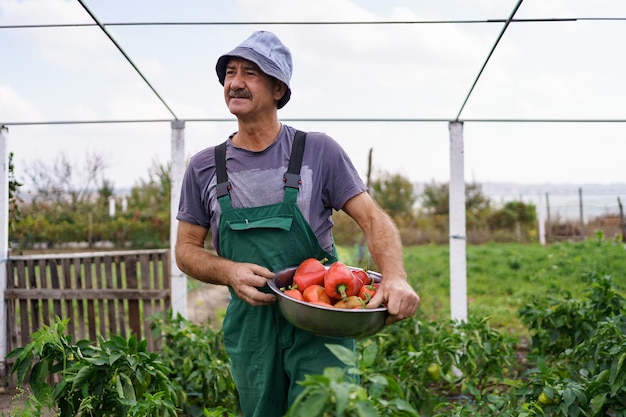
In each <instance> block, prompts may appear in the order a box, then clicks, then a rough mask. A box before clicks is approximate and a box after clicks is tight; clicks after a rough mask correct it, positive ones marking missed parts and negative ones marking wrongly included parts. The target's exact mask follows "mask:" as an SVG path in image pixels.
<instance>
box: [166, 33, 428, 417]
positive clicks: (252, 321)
mask: <svg viewBox="0 0 626 417" xmlns="http://www.w3.org/2000/svg"><path fill="white" fill-rule="evenodd" d="M216 72H217V76H218V79H219V81H220V83H221V84H222V85H223V86H224V99H225V101H226V105H227V106H228V109H229V110H230V112H231V113H232V114H234V115H235V116H236V117H237V122H238V130H237V132H236V133H234V134H233V135H232V136H230V137H229V138H228V140H227V141H226V142H225V143H224V144H222V145H220V146H216V147H209V148H207V149H205V150H203V151H200V152H199V153H198V154H196V155H194V156H193V157H192V158H191V160H190V163H189V166H188V168H187V170H186V173H185V178H184V180H183V186H182V192H181V199H180V210H179V213H178V216H177V219H178V220H179V223H178V235H177V243H176V262H177V263H178V266H179V267H180V269H181V270H182V271H184V272H185V273H187V274H188V275H190V276H192V277H194V278H196V279H199V280H201V281H204V282H209V283H213V284H219V285H227V286H228V287H229V290H230V292H231V295H232V300H231V302H230V304H229V306H228V310H227V312H226V317H225V319H224V324H223V329H224V343H225V346H226V349H227V351H228V353H229V355H230V357H231V362H232V371H233V376H234V378H235V383H236V385H237V390H238V392H239V395H240V403H241V407H242V411H243V414H244V416H246V417H272V416H277V417H278V416H282V415H284V413H285V412H286V410H287V408H288V406H289V405H290V404H291V403H292V402H293V401H294V400H295V398H296V396H297V395H298V394H299V392H300V391H301V387H300V386H299V385H298V384H297V382H298V381H300V380H303V379H304V375H306V374H318V373H321V371H322V370H323V369H324V368H325V367H327V366H341V364H340V363H339V362H338V361H337V359H336V358H335V357H334V356H333V355H332V354H331V353H330V352H329V351H328V349H327V348H326V347H325V346H324V344H325V343H335V344H337V343H341V344H343V345H344V346H346V347H348V348H351V349H354V340H350V339H341V338H325V337H319V336H316V335H313V334H311V333H309V332H307V331H304V330H301V329H298V328H295V327H293V326H292V325H291V324H289V323H288V322H287V321H286V320H285V319H284V317H282V315H281V313H280V310H279V309H278V306H277V304H275V301H276V297H275V295H273V294H272V293H271V291H270V290H269V288H268V286H267V285H266V284H267V281H268V280H270V279H271V278H272V277H273V276H274V271H277V270H279V269H281V268H284V267H286V266H293V265H297V264H299V263H300V262H302V261H303V260H304V259H307V258H310V257H315V258H317V259H322V258H328V259H329V260H330V261H331V262H333V261H336V260H337V256H336V250H335V247H334V242H333V239H332V235H331V227H332V221H331V218H330V216H331V214H332V210H333V209H335V210H340V209H341V210H344V211H345V212H346V213H348V214H349V215H350V216H351V217H352V218H354V219H355V221H356V222H357V223H358V225H359V226H360V228H361V229H362V230H363V233H364V235H365V237H366V239H367V243H368V247H369V250H370V253H371V255H372V258H373V260H374V262H375V263H376V265H377V266H378V268H379V270H380V272H381V274H382V276H383V281H382V284H381V286H380V288H379V290H378V293H377V294H376V295H375V296H374V297H373V298H372V300H371V301H370V303H369V304H368V307H370V308H373V307H377V306H380V305H381V304H385V305H386V306H387V308H388V311H389V319H388V322H389V323H392V322H394V321H397V320H401V319H404V318H406V317H409V316H411V315H412V314H414V313H415V311H416V309H417V306H418V304H419V297H418V296H417V294H416V293H415V291H414V290H413V289H412V288H411V286H410V285H409V284H408V283H407V277H406V273H405V271H404V267H403V259H402V245H401V242H400V238H399V234H398V231H397V229H396V228H395V226H394V225H393V223H392V222H391V220H390V219H389V217H388V216H387V215H385V213H384V212H383V211H382V210H381V209H380V208H379V207H378V206H377V205H376V203H375V202H374V201H373V200H372V198H371V197H370V196H369V194H368V193H367V192H366V191H367V190H366V187H365V185H364V184H363V182H362V180H361V179H360V178H359V175H358V173H357V172H356V170H355V168H354V166H353V164H352V162H351V161H350V159H349V158H348V156H347V155H346V153H345V152H344V150H343V149H342V148H341V147H340V146H339V145H338V144H337V142H335V141H334V140H333V139H331V138H330V137H328V136H327V135H325V134H323V133H318V132H308V133H307V134H306V139H305V140H304V141H301V136H302V135H301V134H302V132H300V133H298V135H296V132H297V131H296V129H294V128H292V127H290V126H285V125H282V124H281V123H280V122H279V120H278V109H280V108H282V107H283V106H284V105H285V104H286V103H287V102H288V101H289V99H290V97H291V88H290V87H289V82H290V79H291V72H292V61H291V53H290V51H289V49H288V48H287V47H285V46H284V45H283V44H282V42H281V41H280V40H279V39H278V38H277V37H276V36H275V35H274V34H273V33H270V32H263V31H259V32H254V33H253V34H252V35H251V36H250V37H249V38H248V39H246V40H245V41H244V42H242V43H241V44H240V45H239V46H237V47H236V48H235V49H234V50H232V51H231V52H229V53H228V54H225V55H223V56H221V57H220V58H219V59H218V61H217V65H216ZM295 136H298V137H299V139H298V140H297V141H296V140H295V139H294V138H295ZM295 142H298V143H300V144H302V143H303V144H304V152H303V156H302V161H301V163H297V162H296V161H298V159H299V158H298V157H297V156H296V153H295V151H294V148H296V149H297V148H299V146H295V145H294V143H295ZM292 151H294V153H293V154H292ZM292 160H293V161H294V162H293V165H294V166H291V165H292V163H291V161H292ZM288 165H289V167H288ZM286 171H289V173H287V174H286V173H285V172H286ZM209 230H210V231H211V235H212V239H213V245H214V248H215V249H216V251H217V253H218V255H215V254H212V253H211V252H209V251H207V250H205V249H204V247H205V246H204V243H205V239H206V238H207V236H208V232H209Z"/></svg>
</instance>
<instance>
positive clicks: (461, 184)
mask: <svg viewBox="0 0 626 417" xmlns="http://www.w3.org/2000/svg"><path fill="white" fill-rule="evenodd" d="M449 128H450V188H449V193H450V210H449V211H450V313H451V317H452V320H457V321H466V320H467V265H466V262H467V260H466V245H467V239H466V231H465V176H464V175H465V172H464V171H465V162H464V155H463V122H450V126H449Z"/></svg>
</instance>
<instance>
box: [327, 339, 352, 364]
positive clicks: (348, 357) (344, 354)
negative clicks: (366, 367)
mask: <svg viewBox="0 0 626 417" xmlns="http://www.w3.org/2000/svg"><path fill="white" fill-rule="evenodd" d="M326 347H327V348H328V350H330V351H331V353H332V354H333V355H335V356H336V357H337V359H339V360H340V361H341V362H343V363H344V364H345V365H347V366H356V365H357V355H356V352H354V351H353V350H351V349H348V348H347V347H345V346H342V345H335V344H330V343H327V344H326Z"/></svg>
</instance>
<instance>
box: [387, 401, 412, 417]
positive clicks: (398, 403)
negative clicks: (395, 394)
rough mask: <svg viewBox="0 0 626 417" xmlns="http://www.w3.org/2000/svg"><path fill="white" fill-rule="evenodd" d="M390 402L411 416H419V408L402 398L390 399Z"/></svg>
mask: <svg viewBox="0 0 626 417" xmlns="http://www.w3.org/2000/svg"><path fill="white" fill-rule="evenodd" d="M389 404H390V405H392V406H394V407H395V409H396V410H398V411H403V412H405V413H406V414H408V415H409V416H414V417H419V414H418V413H417V410H416V409H415V408H413V406H412V405H411V404H409V403H408V402H407V401H405V400H403V399H402V398H394V399H393V400H391V401H389Z"/></svg>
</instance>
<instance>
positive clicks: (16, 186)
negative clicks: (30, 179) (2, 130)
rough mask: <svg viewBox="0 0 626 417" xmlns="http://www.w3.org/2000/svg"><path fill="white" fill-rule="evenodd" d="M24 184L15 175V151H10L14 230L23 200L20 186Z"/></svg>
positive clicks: (11, 217)
mask: <svg viewBox="0 0 626 417" xmlns="http://www.w3.org/2000/svg"><path fill="white" fill-rule="evenodd" d="M22 185H23V184H22V183H21V182H19V181H17V179H16V177H15V165H14V164H13V152H10V153H9V230H13V228H14V227H15V222H16V221H17V220H19V218H20V215H21V212H20V205H19V203H21V202H22V198H21V197H20V187H21V186H22Z"/></svg>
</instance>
